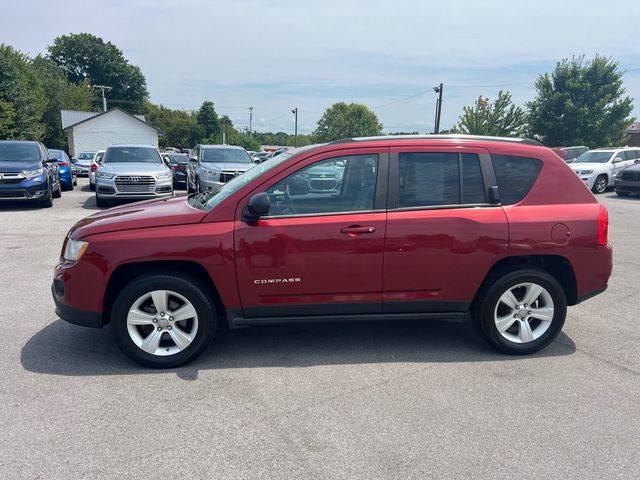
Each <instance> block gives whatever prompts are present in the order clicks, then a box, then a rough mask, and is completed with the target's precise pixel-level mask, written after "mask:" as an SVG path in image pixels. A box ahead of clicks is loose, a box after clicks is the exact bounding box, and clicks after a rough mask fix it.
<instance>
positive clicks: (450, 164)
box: [398, 152, 460, 208]
mask: <svg viewBox="0 0 640 480" xmlns="http://www.w3.org/2000/svg"><path fill="white" fill-rule="evenodd" d="M398 162H399V163H398V167H399V173H400V191H399V198H398V207H399V208H408V207H423V206H438V205H455V204H457V203H459V202H460V165H459V162H458V154H457V153H418V152H416V153H400V155H399V158H398Z"/></svg>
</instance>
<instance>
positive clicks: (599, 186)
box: [591, 174, 609, 194]
mask: <svg viewBox="0 0 640 480" xmlns="http://www.w3.org/2000/svg"><path fill="white" fill-rule="evenodd" d="M608 183H609V178H608V177H607V176H606V175H605V174H602V175H598V176H597V177H596V181H595V182H593V187H592V188H591V191H592V192H593V193H596V194H598V193H604V192H606V191H607V187H608ZM603 185H604V186H603Z"/></svg>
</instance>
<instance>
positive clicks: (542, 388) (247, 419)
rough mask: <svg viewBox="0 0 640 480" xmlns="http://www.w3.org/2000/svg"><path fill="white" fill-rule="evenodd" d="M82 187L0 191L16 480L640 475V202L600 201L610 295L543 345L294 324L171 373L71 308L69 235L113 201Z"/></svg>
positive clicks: (0, 388)
mask: <svg viewBox="0 0 640 480" xmlns="http://www.w3.org/2000/svg"><path fill="white" fill-rule="evenodd" d="M79 184H80V185H81V186H82V189H80V188H76V189H75V190H74V191H73V192H65V193H64V194H63V197H62V198H61V199H58V200H56V201H55V203H54V207H53V208H51V209H38V208H32V207H28V206H24V205H18V204H2V205H0V220H1V221H2V227H1V229H0V251H2V255H3V256H2V262H0V278H1V279H2V288H1V289H0V319H2V333H3V334H2V335H1V336H0V351H1V352H2V354H1V355H2V357H1V358H2V368H1V369H0V432H1V434H0V478H7V479H23V478H24V479H27V478H28V479H34V478H42V479H69V478H92V479H102V478H144V477H150V478H173V477H176V476H177V477H180V478H216V479H223V478H278V479H282V478H292V479H293V478H295V479H300V478H344V479H360V478H362V479H373V478H380V479H389V478H401V479H410V478H416V479H418V478H421V479H423V478H483V479H491V478H545V479H556V478H557V479H566V478H580V479H584V478H594V479H605V478H624V479H632V478H640V454H639V453H638V452H639V450H640V449H639V447H640V348H638V345H640V327H639V325H640V324H639V321H638V319H639V318H640V317H639V313H638V312H640V256H639V255H638V238H639V237H640V220H639V218H640V216H639V213H640V198H624V199H623V198H617V197H616V195H615V194H614V193H612V192H609V193H606V194H604V195H600V196H599V197H598V199H599V200H600V201H601V202H602V203H604V204H605V205H606V206H607V207H608V208H609V215H610V221H611V224H610V241H611V243H612V245H613V246H614V271H613V275H612V277H611V280H610V283H609V289H608V291H607V292H606V293H605V294H603V295H600V296H598V297H596V298H594V299H592V300H589V301H587V302H585V303H583V304H581V305H579V306H577V307H572V308H570V309H569V314H568V317H567V322H566V324H565V327H564V333H561V334H560V336H559V337H558V339H557V340H556V341H555V342H554V343H553V344H552V345H551V346H550V347H548V348H547V349H545V350H544V351H542V352H540V353H539V354H536V355H533V356H529V357H509V356H504V355H500V354H497V353H495V352H494V351H493V350H492V349H491V348H490V347H489V346H488V345H486V344H484V343H483V342H482V340H480V338H479V337H477V336H476V335H475V334H474V333H473V331H472V329H471V328H470V327H468V326H461V325H458V324H449V323H437V322H433V323H425V322H396V323H392V322H388V323H375V322H371V323H354V324H325V325H304V326H278V327H268V328H267V327H264V328H252V329H247V330H240V331H233V332H227V331H225V332H222V334H221V335H219V336H218V337H217V338H216V340H215V341H214V342H213V344H212V345H211V346H210V348H209V349H208V350H207V351H206V353H205V354H204V355H203V356H201V357H199V358H198V359H197V360H196V361H195V362H194V363H192V364H190V365H188V366H186V367H183V368H179V369H174V370H168V371H154V370H147V369H143V368H141V367H138V366H137V365H135V364H133V363H131V362H130V361H129V360H128V359H127V358H125V357H124V355H123V354H122V353H120V351H119V350H118V348H117V347H116V345H115V343H114V341H113V339H112V335H111V332H110V329H109V328H105V329H102V330H93V329H87V328H82V327H76V326H72V325H68V324H66V323H65V322H63V321H62V320H60V319H58V318H57V317H56V315H55V314H54V306H53V301H52V299H51V295H50V291H49V287H50V284H51V280H52V268H53V266H54V265H55V263H56V262H57V259H58V256H59V253H60V247H61V245H62V241H63V239H64V236H65V234H66V233H67V231H68V230H69V228H70V227H71V226H72V225H73V223H75V222H76V221H77V220H79V219H80V218H83V217H84V216H87V215H89V214H91V213H93V212H94V211H96V210H97V207H96V206H95V200H94V196H93V194H92V193H91V192H89V189H88V186H87V180H86V179H79ZM425 274H428V270H427V269H426V267H425ZM462 274H463V273H462Z"/></svg>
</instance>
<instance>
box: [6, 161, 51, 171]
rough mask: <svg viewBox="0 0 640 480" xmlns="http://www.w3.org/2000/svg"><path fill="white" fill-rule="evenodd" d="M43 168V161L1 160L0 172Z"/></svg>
mask: <svg viewBox="0 0 640 480" xmlns="http://www.w3.org/2000/svg"><path fill="white" fill-rule="evenodd" d="M39 168H42V163H41V162H0V173H20V172H23V171H25V170H26V171H29V170H38V169H39Z"/></svg>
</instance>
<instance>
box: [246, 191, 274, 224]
mask: <svg viewBox="0 0 640 480" xmlns="http://www.w3.org/2000/svg"><path fill="white" fill-rule="evenodd" d="M270 208H271V202H270V200H269V195H268V194H267V192H260V193H256V194H255V195H254V196H253V197H251V198H250V199H249V203H247V207H246V209H245V211H244V212H243V214H242V219H243V220H244V221H245V222H255V221H257V220H258V219H259V218H260V217H263V216H265V215H266V214H268V213H269V209H270Z"/></svg>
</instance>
